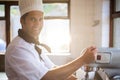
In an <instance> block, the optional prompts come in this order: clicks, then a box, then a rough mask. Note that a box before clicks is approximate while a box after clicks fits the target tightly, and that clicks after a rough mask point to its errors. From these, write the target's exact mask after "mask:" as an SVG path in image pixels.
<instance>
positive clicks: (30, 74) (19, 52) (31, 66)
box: [8, 47, 49, 80]
mask: <svg viewBox="0 0 120 80" xmlns="http://www.w3.org/2000/svg"><path fill="white" fill-rule="evenodd" d="M8 60H9V63H10V66H11V67H12V69H13V70H14V71H15V73H16V74H17V75H18V77H19V79H20V80H40V79H41V78H42V77H43V76H44V75H45V74H46V73H47V72H48V70H49V69H48V68H47V67H45V66H44V65H43V64H42V63H41V62H40V61H38V60H37V59H36V58H35V56H34V55H33V53H32V52H31V51H30V50H28V49H25V48H17V47H15V49H13V50H12V51H11V53H10V55H9V58H8Z"/></svg>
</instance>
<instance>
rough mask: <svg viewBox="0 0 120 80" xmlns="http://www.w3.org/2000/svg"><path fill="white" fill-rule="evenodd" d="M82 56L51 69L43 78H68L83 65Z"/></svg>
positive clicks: (54, 79)
mask: <svg viewBox="0 0 120 80" xmlns="http://www.w3.org/2000/svg"><path fill="white" fill-rule="evenodd" d="M83 64H84V63H83V61H82V58H77V59H75V60H74V61H72V62H70V63H68V64H66V65H62V66H60V67H57V68H54V69H51V70H50V71H48V73H47V74H46V75H45V76H44V77H43V78H42V80H66V79H67V78H68V77H69V76H70V75H71V74H72V73H74V72H75V71H76V70H77V69H79V68H80V67H81V66H82V65H83Z"/></svg>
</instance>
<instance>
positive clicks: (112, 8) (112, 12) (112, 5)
mask: <svg viewBox="0 0 120 80" xmlns="http://www.w3.org/2000/svg"><path fill="white" fill-rule="evenodd" d="M115 3H116V0H110V34H109V35H110V37H109V41H110V42H109V47H114V43H113V40H114V18H118V17H120V11H115V9H116V4H115Z"/></svg>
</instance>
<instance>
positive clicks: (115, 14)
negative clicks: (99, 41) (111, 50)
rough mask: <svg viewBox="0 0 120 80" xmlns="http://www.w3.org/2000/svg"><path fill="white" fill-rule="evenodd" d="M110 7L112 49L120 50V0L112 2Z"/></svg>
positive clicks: (112, 0)
mask: <svg viewBox="0 0 120 80" xmlns="http://www.w3.org/2000/svg"><path fill="white" fill-rule="evenodd" d="M110 5H111V7H110V10H111V12H110V47H115V48H120V37H119V36H120V26H119V25H120V0H111V3H110Z"/></svg>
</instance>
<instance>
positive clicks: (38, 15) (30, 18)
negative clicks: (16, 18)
mask: <svg viewBox="0 0 120 80" xmlns="http://www.w3.org/2000/svg"><path fill="white" fill-rule="evenodd" d="M21 23H22V28H23V30H24V31H25V32H26V33H27V34H29V35H30V36H32V37H34V38H38V36H39V33H40V32H41V29H42V27H43V13H42V12H40V11H31V12H29V13H28V14H27V16H26V17H25V18H24V19H21Z"/></svg>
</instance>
